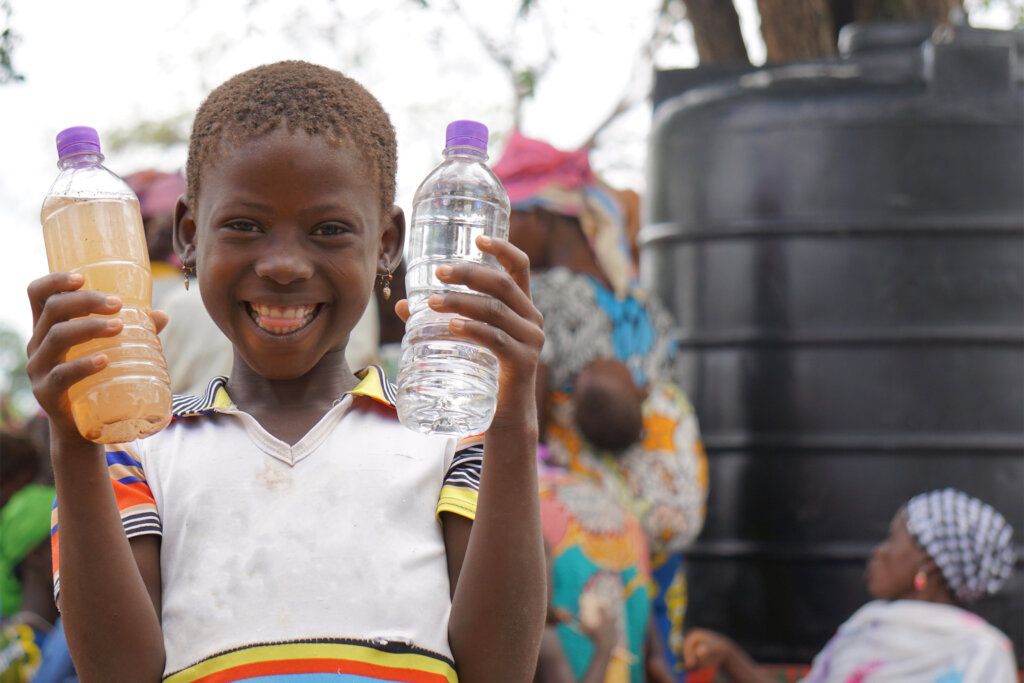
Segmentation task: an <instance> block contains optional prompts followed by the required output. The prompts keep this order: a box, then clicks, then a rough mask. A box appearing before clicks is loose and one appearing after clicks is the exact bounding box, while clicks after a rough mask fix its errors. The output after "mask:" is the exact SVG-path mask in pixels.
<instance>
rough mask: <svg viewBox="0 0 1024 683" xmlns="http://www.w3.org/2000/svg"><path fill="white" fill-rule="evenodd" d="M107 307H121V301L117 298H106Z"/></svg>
mask: <svg viewBox="0 0 1024 683" xmlns="http://www.w3.org/2000/svg"><path fill="white" fill-rule="evenodd" d="M107 305H108V306H120V305H121V300H120V299H119V298H117V297H116V296H108V297H107Z"/></svg>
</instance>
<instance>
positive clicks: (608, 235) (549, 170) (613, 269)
mask: <svg viewBox="0 0 1024 683" xmlns="http://www.w3.org/2000/svg"><path fill="white" fill-rule="evenodd" d="M588 157H589V151H588V150H586V149H578V150H576V151H573V152H563V151H561V150H559V149H556V148H555V147H553V146H551V145H549V144H548V143H546V142H542V141H540V140H534V139H532V138H528V137H526V136H524V135H522V134H521V133H519V131H513V132H512V135H511V136H510V137H509V139H508V142H507V143H506V145H505V150H504V152H503V153H502V156H501V159H499V160H498V162H497V163H496V164H495V165H494V167H493V168H494V173H495V174H496V175H497V176H498V178H499V179H500V180H501V183H502V185H504V186H505V191H506V192H507V193H508V198H509V201H510V202H511V204H512V209H513V210H526V209H529V208H532V207H534V206H538V207H541V208H543V209H547V210H548V211H551V212H553V213H559V214H563V215H566V216H574V217H576V218H579V221H580V226H581V227H582V228H583V234H584V235H586V237H587V241H588V242H589V243H590V247H591V249H593V251H594V255H595V256H596V258H597V263H598V265H599V266H600V267H601V270H602V271H604V274H605V276H606V277H607V278H608V281H609V282H610V283H611V284H612V288H613V289H614V290H615V293H616V295H618V296H622V295H624V294H625V293H626V290H627V289H628V288H629V286H630V285H631V284H633V282H634V280H635V279H636V269H635V268H634V267H633V259H632V250H631V247H630V243H629V235H628V232H627V224H628V218H627V216H626V212H625V207H624V205H623V203H622V202H621V201H620V198H619V196H618V193H617V192H616V191H615V190H613V189H612V188H611V187H609V186H608V185H606V184H605V183H603V182H602V181H601V180H600V179H598V177H597V176H596V175H594V172H593V170H592V169H591V168H590V161H589V158H588Z"/></svg>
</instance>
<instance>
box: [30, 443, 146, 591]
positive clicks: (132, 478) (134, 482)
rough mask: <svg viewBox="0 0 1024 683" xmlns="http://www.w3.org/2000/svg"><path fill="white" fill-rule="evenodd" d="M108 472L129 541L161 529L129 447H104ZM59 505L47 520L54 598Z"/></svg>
mask: <svg viewBox="0 0 1024 683" xmlns="http://www.w3.org/2000/svg"><path fill="white" fill-rule="evenodd" d="M107 471H108V472H109V473H110V483H111V485H112V486H113V487H114V497H115V498H116V499H117V507H118V510H119V511H120V513H121V525H122V526H123V527H124V532H125V535H126V536H127V537H128V538H132V537H133V536H143V535H145V534H156V535H157V536H159V535H160V534H161V533H162V532H163V529H162V527H161V524H160V515H159V513H158V512H157V509H156V500H155V499H154V498H153V492H152V491H151V490H150V488H149V484H148V483H147V482H146V473H145V472H144V471H143V469H142V463H141V462H140V461H139V460H138V459H137V458H136V457H135V456H134V455H133V454H132V452H131V451H130V450H129V446H128V444H111V445H109V446H107ZM59 509H60V501H59V500H55V501H54V502H53V513H52V515H51V518H50V546H51V548H52V549H53V594H54V596H55V597H56V596H57V595H59V593H60V554H59V548H60V543H59V542H58V540H59V535H58V534H59V531H60V527H59V524H58V523H57V519H58V511H59Z"/></svg>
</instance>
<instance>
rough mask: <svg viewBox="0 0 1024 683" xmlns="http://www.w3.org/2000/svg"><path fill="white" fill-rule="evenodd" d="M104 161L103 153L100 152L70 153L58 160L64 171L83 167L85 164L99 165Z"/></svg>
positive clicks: (60, 167)
mask: <svg viewBox="0 0 1024 683" xmlns="http://www.w3.org/2000/svg"><path fill="white" fill-rule="evenodd" d="M102 163H103V155H102V154H100V153H99V152H80V153H78V154H69V155H68V156H66V157H61V158H60V159H58V160H57V168H59V169H60V170H62V171H64V170H67V169H69V168H82V167H83V166H99V165H100V164H102Z"/></svg>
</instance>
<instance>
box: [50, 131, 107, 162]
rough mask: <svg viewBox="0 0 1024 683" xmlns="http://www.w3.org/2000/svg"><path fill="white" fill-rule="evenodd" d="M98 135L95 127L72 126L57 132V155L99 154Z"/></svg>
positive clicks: (60, 156) (62, 156) (61, 156)
mask: <svg viewBox="0 0 1024 683" xmlns="http://www.w3.org/2000/svg"><path fill="white" fill-rule="evenodd" d="M99 153H100V136H99V133H97V132H96V129H95V128H90V127H89V126H72V127H71V128H65V129H64V130H62V131H61V132H59V133H57V156H58V157H59V158H61V159H63V158H64V157H68V156H72V155H74V154H99Z"/></svg>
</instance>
